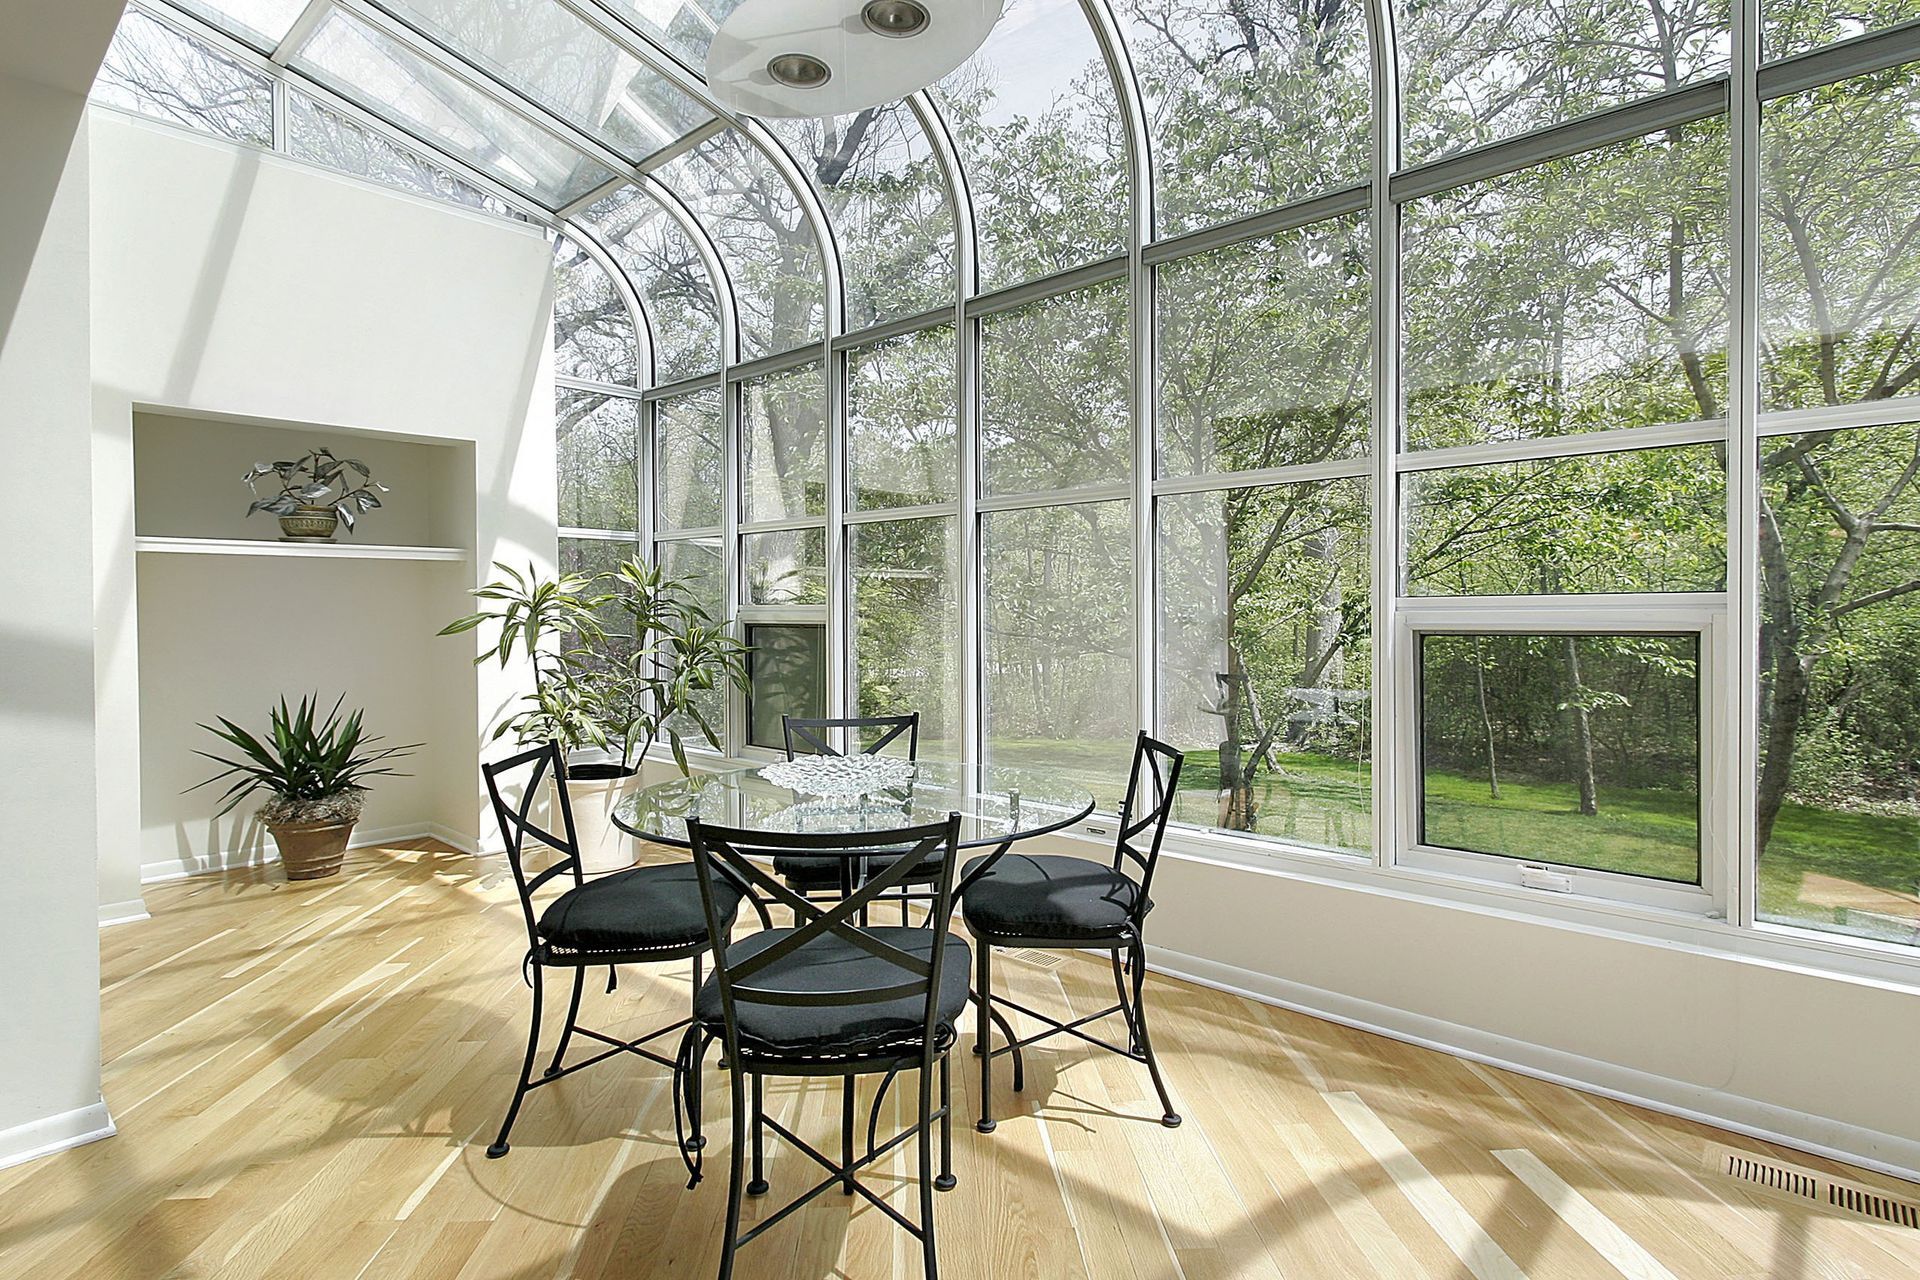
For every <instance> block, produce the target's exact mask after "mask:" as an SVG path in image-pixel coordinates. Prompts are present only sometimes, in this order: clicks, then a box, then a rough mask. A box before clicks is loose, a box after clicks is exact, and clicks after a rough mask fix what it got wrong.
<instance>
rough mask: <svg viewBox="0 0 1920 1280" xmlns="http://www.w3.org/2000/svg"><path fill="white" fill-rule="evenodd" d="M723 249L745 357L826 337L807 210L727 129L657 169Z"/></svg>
mask: <svg viewBox="0 0 1920 1280" xmlns="http://www.w3.org/2000/svg"><path fill="white" fill-rule="evenodd" d="M655 176H656V177H658V178H659V179H660V181H661V182H662V183H664V184H665V185H666V186H667V187H668V188H669V189H670V190H672V191H673V193H674V194H675V195H678V196H679V197H680V198H681V199H683V200H685V201H686V202H687V204H688V205H689V206H691V207H692V209H693V211H694V212H695V213H696V214H698V215H699V218H700V221H701V224H702V225H703V226H705V227H706V229H707V232H708V234H709V235H711V236H712V237H713V239H714V242H715V243H716V244H717V245H718V246H719V248H720V255H721V257H722V258H723V259H724V260H725V262H726V268H727V273H728V274H729V275H730V276H731V277H732V284H733V289H734V302H735V305H736V306H737V307H738V309H739V314H740V349H741V358H742V359H743V360H753V359H757V358H758V357H760V356H767V355H776V354H778V353H780V352H782V351H791V350H793V348H795V347H801V346H805V345H806V344H807V343H809V342H818V341H820V339H821V338H822V337H824V336H825V334H826V315H827V312H826V306H827V303H826V298H827V286H826V268H825V266H824V264H823V263H822V262H821V259H820V246H819V242H818V241H816V240H815V239H814V234H813V227H812V225H811V224H809V223H808V221H807V215H806V211H805V209H803V208H802V206H801V204H800V198H799V197H798V196H797V195H795V194H794V191H793V188H792V187H790V186H788V185H787V181H786V179H785V178H783V177H781V176H780V172H779V170H777V169H775V168H774V167H773V165H772V163H771V162H769V161H768V160H767V158H766V157H765V156H764V155H762V154H761V153H760V152H759V151H758V150H756V149H755V148H754V146H753V144H751V143H749V142H748V141H747V140H746V139H745V138H743V137H741V136H740V135H739V134H738V133H735V132H734V131H733V130H731V129H729V130H728V131H727V132H725V133H722V134H718V135H716V136H715V137H712V138H709V139H708V140H707V141H705V142H703V143H701V144H700V145H699V146H698V147H695V148H694V149H693V150H692V151H689V152H688V153H687V154H685V155H683V156H680V157H679V158H678V159H675V160H673V161H670V162H669V163H667V164H664V165H662V166H661V167H660V168H659V169H658V170H657V171H656V173H655Z"/></svg>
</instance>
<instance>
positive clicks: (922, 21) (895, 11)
mask: <svg viewBox="0 0 1920 1280" xmlns="http://www.w3.org/2000/svg"><path fill="white" fill-rule="evenodd" d="M931 20H932V19H931V18H930V17H929V16H928V14H927V11H926V8H925V7H924V6H922V5H919V4H915V3H914V0H867V5H866V8H864V9H862V10H860V21H861V22H863V23H865V24H866V27H867V30H869V31H871V32H873V33H874V34H875V35H877V36H886V37H887V38H888V39H890V40H904V39H906V38H907V37H908V36H917V35H919V34H920V33H921V32H922V31H925V30H926V29H927V24H928V23H929V22H930V21H931Z"/></svg>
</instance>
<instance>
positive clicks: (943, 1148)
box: [933, 1053, 959, 1191]
mask: <svg viewBox="0 0 1920 1280" xmlns="http://www.w3.org/2000/svg"><path fill="white" fill-rule="evenodd" d="M958 1182H959V1179H958V1178H956V1177H954V1176H953V1059H952V1058H951V1057H949V1056H948V1055H947V1054H944V1053H943V1054H941V1055H940V1176H939V1177H937V1178H935V1179H934V1180H933V1189H934V1190H935V1191H951V1190H953V1188H954V1187H955V1185H957V1184H958Z"/></svg>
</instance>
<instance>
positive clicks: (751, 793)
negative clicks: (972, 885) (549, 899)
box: [613, 756, 1093, 848]
mask: <svg viewBox="0 0 1920 1280" xmlns="http://www.w3.org/2000/svg"><path fill="white" fill-rule="evenodd" d="M872 759H873V758H872V757H859V756H856V757H853V758H852V759H849V760H840V759H839V758H838V757H832V756H827V757H818V756H816V757H802V761H798V762H792V764H788V765H786V766H785V767H784V768H783V767H782V766H778V765H770V766H760V767H757V768H750V769H731V770H728V771H727V772H725V773H707V774H695V775H694V776H693V777H690V778H676V779H674V780H673V781H672V782H663V783H660V784H658V785H656V786H651V787H647V788H644V789H643V790H640V791H636V792H635V793H634V794H632V795H630V796H628V797H627V798H626V799H625V800H623V801H621V802H620V804H619V805H618V806H617V807H616V808H615V809H614V811H613V821H614V824H615V825H616V826H618V827H619V828H620V829H621V830H623V831H626V832H628V833H630V834H632V835H636V836H641V837H643V838H645V839H648V840H659V841H662V842H664V843H666V844H676V845H682V846H684V845H685V844H686V843H687V819H688V818H694V819H697V820H698V821H701V822H708V823H713V824H716V825H718V826H723V827H740V828H744V829H748V830H753V831H768V832H807V833H814V834H823V833H824V834H852V833H855V832H861V831H890V830H894V829H896V828H899V827H914V826H924V825H928V824H931V823H936V822H942V821H945V819H946V816H947V815H948V814H949V813H957V814H959V815H960V844H961V846H962V847H963V848H964V847H970V846H978V845H990V844H994V845H997V844H1002V843H1004V842H1006V841H1009V840H1019V839H1022V838H1024V837H1027V836H1036V835H1042V834H1044V833H1046V832H1049V831H1058V830H1059V829H1060V828H1062V827H1065V826H1068V825H1070V824H1072V823H1075V822H1078V821H1079V820H1080V819H1082V818H1084V817H1086V816H1087V815H1088V814H1089V813H1092V812H1093V793H1092V792H1090V791H1088V790H1087V789H1086V788H1085V787H1083V786H1080V785H1079V784H1077V783H1075V782H1072V781H1070V780H1069V779H1067V778H1066V777H1064V776H1062V775H1057V774H1054V773H1053V772H1051V771H1050V770H1044V769H1003V768H998V767H996V766H993V765H967V764H955V763H953V762H952V761H946V760H921V761H918V762H909V761H905V760H899V761H890V762H889V765H890V767H889V768H887V769H886V770H885V771H884V774H885V776H873V774H874V773H875V772H876V771H875V770H874V768H873V766H872V765H871V763H870V761H871V760H872ZM803 762H804V763H803ZM863 762H865V763H863ZM793 764H800V765H801V767H800V769H799V770H798V772H800V773H807V774H810V775H811V776H810V777H808V778H805V779H796V778H794V777H792V776H791V774H792V773H793V772H794V770H793ZM769 770H771V771H772V773H773V777H771V778H769V777H766V776H763V775H764V774H765V773H766V772H767V771H769ZM783 775H785V780H784V782H783V781H782V778H783Z"/></svg>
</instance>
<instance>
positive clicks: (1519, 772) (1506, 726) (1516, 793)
mask: <svg viewBox="0 0 1920 1280" xmlns="http://www.w3.org/2000/svg"><path fill="white" fill-rule="evenodd" d="M1699 668H1700V654H1699V641H1698V637H1697V636H1694V635H1428V636H1422V637H1421V638H1420V760H1421V766H1420V839H1421V842H1422V843H1424V844H1429V845H1435V846H1438V847H1441V848H1447V849H1462V850H1466V851H1468V852H1473V853H1490V854H1496V855H1498V856H1500V857H1504V858H1520V859H1527V860H1535V859H1538V860H1541V861H1545V862H1552V863H1558V864H1560V865H1562V866H1570V867H1584V868H1587V869H1589V870H1594V871H1613V872H1618V873H1620V874H1622V875H1634V876H1647V877H1651V878H1653V879H1656V880H1672V881H1677V882H1679V883H1682V884H1698V883H1699V882H1700V670H1699Z"/></svg>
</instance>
